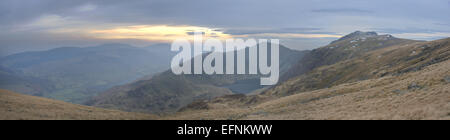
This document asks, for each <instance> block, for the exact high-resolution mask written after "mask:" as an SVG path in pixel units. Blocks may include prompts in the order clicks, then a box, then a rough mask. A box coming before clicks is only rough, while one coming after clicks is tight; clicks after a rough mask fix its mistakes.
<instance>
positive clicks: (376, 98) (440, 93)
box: [165, 61, 450, 120]
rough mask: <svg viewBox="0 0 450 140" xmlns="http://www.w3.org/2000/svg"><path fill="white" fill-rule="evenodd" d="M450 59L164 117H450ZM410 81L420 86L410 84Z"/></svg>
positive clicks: (292, 118)
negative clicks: (396, 72)
mask: <svg viewBox="0 0 450 140" xmlns="http://www.w3.org/2000/svg"><path fill="white" fill-rule="evenodd" d="M449 75H450V61H446V62H442V63H439V64H436V65H432V66H429V67H427V68H426V69H424V70H422V71H419V72H412V73H408V74H405V75H402V76H390V77H384V78H380V79H372V80H365V81H361V82H355V83H347V84H343V85H339V86H336V87H333V88H328V89H321V90H316V91H311V92H305V93H300V94H295V95H291V96H287V97H283V98H280V99H274V100H271V101H268V102H265V103H262V104H258V105H256V106H249V107H225V106H224V107H217V108H211V109H209V110H196V111H186V112H180V113H178V114H176V115H173V116H169V117H167V118H165V119H221V120H223V119H275V120H278V119H280V120H285V119H288V120H296V119H301V120H305V119H306V120H309V119H312V120H341V119H345V120H347V119H350V120H355V119H356V120H360V119H362V120H372V119H374V120H398V119H400V120H402V119H405V120H423V119H432V120H440V119H443V120H449V119H450V86H449V83H447V82H446V81H445V80H443V78H444V77H445V76H449ZM411 83H417V84H418V85H420V86H422V87H423V88H421V89H408V86H409V85H411Z"/></svg>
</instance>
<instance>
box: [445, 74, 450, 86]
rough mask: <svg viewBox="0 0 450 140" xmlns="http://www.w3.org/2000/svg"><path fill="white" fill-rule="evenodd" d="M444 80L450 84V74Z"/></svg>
mask: <svg viewBox="0 0 450 140" xmlns="http://www.w3.org/2000/svg"><path fill="white" fill-rule="evenodd" d="M444 81H445V82H446V83H447V84H448V83H450V76H445V77H444Z"/></svg>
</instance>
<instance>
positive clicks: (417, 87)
mask: <svg viewBox="0 0 450 140" xmlns="http://www.w3.org/2000/svg"><path fill="white" fill-rule="evenodd" d="M416 89H422V86H420V85H419V84H417V83H416V82H413V83H411V84H410V85H409V86H408V90H416Z"/></svg>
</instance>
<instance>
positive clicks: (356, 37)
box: [281, 31, 418, 81]
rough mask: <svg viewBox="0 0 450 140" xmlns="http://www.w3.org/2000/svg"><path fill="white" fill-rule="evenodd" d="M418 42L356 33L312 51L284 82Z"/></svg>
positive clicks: (291, 71)
mask: <svg viewBox="0 0 450 140" xmlns="http://www.w3.org/2000/svg"><path fill="white" fill-rule="evenodd" d="M414 42H418V41H414V40H407V39H400V38H396V37H394V36H392V35H378V34H377V33H375V32H361V31H356V32H354V33H351V34H349V35H347V36H344V37H342V38H340V39H338V40H336V41H333V42H332V43H331V44H329V45H327V46H324V47H321V48H318V49H314V50H312V51H311V52H310V53H308V54H306V55H305V57H304V58H303V59H302V61H299V62H297V63H296V64H295V65H294V66H293V68H291V69H290V70H289V71H288V72H287V73H286V74H285V75H283V76H282V78H281V79H282V81H285V80H288V79H290V78H292V77H296V76H299V75H302V74H305V73H308V72H310V71H311V70H313V69H316V68H318V67H321V66H325V65H332V64H335V63H337V62H340V61H343V60H349V59H353V58H358V57H361V56H362V55H363V54H365V53H367V52H371V51H374V50H378V49H382V48H386V47H391V46H395V45H401V44H409V43H414Z"/></svg>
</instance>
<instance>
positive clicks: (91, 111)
mask: <svg viewBox="0 0 450 140" xmlns="http://www.w3.org/2000/svg"><path fill="white" fill-rule="evenodd" d="M157 118H158V117H156V116H153V115H148V114H140V113H128V112H121V111H115V110H107V109H99V108H94V107H88V106H82V105H75V104H70V103H65V102H62V101H55V100H50V99H46V98H40V97H34V96H28V95H22V94H18V93H14V92H11V91H7V90H3V89H0V120H41V119H44V120H135V119H139V120H150V119H157Z"/></svg>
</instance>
